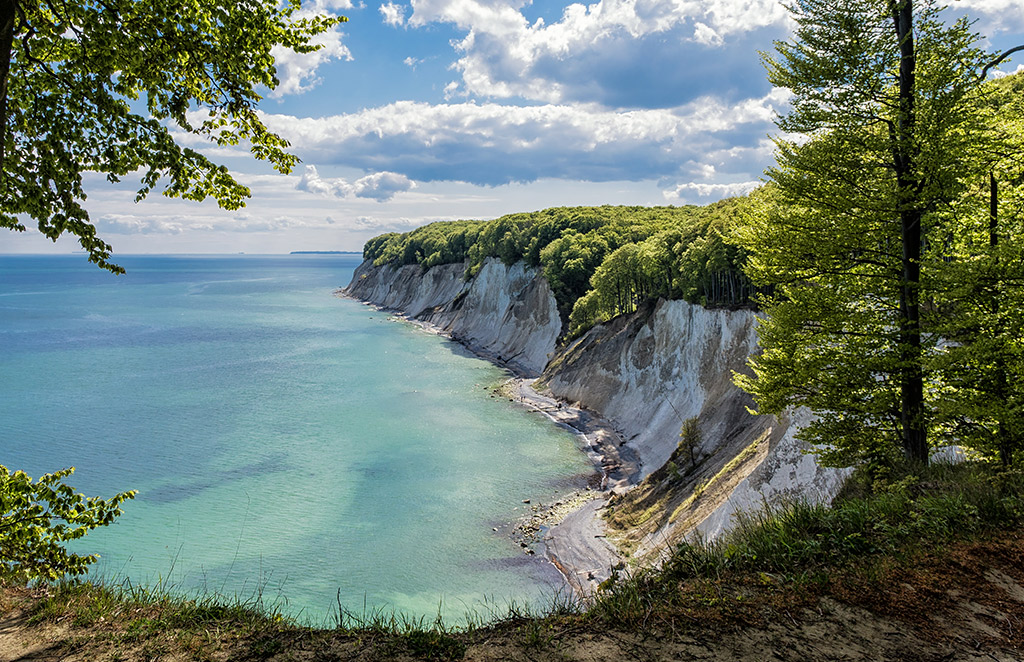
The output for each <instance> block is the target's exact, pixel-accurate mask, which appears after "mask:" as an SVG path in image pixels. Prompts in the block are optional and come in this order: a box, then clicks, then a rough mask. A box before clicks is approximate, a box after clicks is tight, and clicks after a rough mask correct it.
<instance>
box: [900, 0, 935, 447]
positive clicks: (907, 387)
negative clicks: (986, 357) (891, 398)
mask: <svg viewBox="0 0 1024 662" xmlns="http://www.w3.org/2000/svg"><path fill="white" fill-rule="evenodd" d="M892 14H893V22H894V24H895V29H896V36H897V39H898V40H899V47H900V73H899V77H900V79H899V116H898V119H897V127H896V141H895V144H894V145H893V156H894V165H895V169H896V182H897V187H896V188H897V203H898V205H899V216H900V239H901V241H902V244H903V256H902V258H903V259H902V282H901V283H900V324H899V327H900V328H899V351H898V355H899V361H900V367H899V374H900V423H901V426H902V435H903V439H902V441H903V452H904V455H905V456H906V458H907V460H908V461H909V462H910V463H912V464H921V465H926V464H928V438H927V428H926V425H925V411H924V368H923V366H922V360H923V357H922V353H921V291H920V285H921V218H922V216H923V214H922V211H921V208H920V204H919V202H918V199H917V198H918V195H919V193H918V182H917V172H916V171H917V162H916V161H917V153H916V152H917V148H916V146H915V144H914V143H915V131H916V126H915V117H914V94H915V89H914V88H915V68H916V57H915V51H914V28H913V25H914V13H913V3H912V1H911V0H900V2H897V3H894V4H893V5H892Z"/></svg>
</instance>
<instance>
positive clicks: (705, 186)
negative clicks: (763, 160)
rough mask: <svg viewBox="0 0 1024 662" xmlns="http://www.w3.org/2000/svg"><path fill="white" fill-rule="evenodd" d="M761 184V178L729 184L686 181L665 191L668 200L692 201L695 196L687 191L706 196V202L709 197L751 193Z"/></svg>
mask: <svg viewBox="0 0 1024 662" xmlns="http://www.w3.org/2000/svg"><path fill="white" fill-rule="evenodd" d="M760 185H761V182H760V181H759V180H754V181H747V182H732V183H729V184H709V183H704V182H686V183H685V184H679V185H678V186H676V187H675V188H671V189H666V190H665V191H664V192H663V193H664V196H665V199H666V200H673V201H677V200H678V201H682V202H691V201H694V200H693V196H692V195H690V196H688V195H687V193H693V194H696V196H697V197H699V198H705V200H704V202H707V198H713V199H716V200H717V199H719V198H728V197H732V196H737V195H746V194H747V193H750V192H751V191H753V190H754V189H756V188H757V187H758V186H760Z"/></svg>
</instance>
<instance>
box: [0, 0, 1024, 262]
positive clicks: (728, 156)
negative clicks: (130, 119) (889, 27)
mask: <svg viewBox="0 0 1024 662" xmlns="http://www.w3.org/2000/svg"><path fill="white" fill-rule="evenodd" d="M303 11H304V12H311V13H312V12H317V13H331V14H336V15H344V16H346V17H347V18H348V19H349V20H348V22H347V23H343V24H340V25H339V26H338V27H337V28H336V29H334V30H333V31H331V32H330V33H328V34H325V35H321V36H320V37H319V38H318V39H319V42H320V43H322V44H323V48H321V49H320V50H319V51H317V52H315V53H312V54H308V55H297V54H295V53H293V52H290V51H281V52H279V53H278V57H277V67H278V76H279V78H280V80H281V84H280V85H279V86H278V87H277V89H275V90H273V91H267V95H266V98H265V99H264V100H263V102H262V103H261V106H260V108H261V113H262V116H263V120H264V122H265V123H266V124H267V125H268V126H269V127H270V128H271V129H272V130H274V131H276V132H278V133H279V134H281V135H282V136H283V137H285V138H286V139H287V140H288V141H289V142H290V143H291V151H292V152H293V153H295V154H296V155H297V156H298V157H299V158H300V159H301V160H302V162H301V163H300V164H299V165H298V166H297V168H296V169H295V170H294V171H293V172H292V173H290V174H288V175H282V174H279V173H276V172H275V171H274V170H273V169H271V168H270V167H269V166H267V165H266V164H264V163H260V162H257V161H254V160H253V159H252V158H251V157H249V156H248V153H247V152H246V150H244V149H243V148H218V147H213V146H210V145H209V144H208V143H204V142H202V141H199V140H198V139H197V138H195V137H193V136H189V135H187V134H181V133H179V134H177V137H178V139H179V141H180V142H182V143H183V144H187V145H189V146H191V147H194V148H197V149H200V150H201V151H203V152H204V153H205V154H207V155H208V156H210V157H211V158H213V159H214V160H216V161H218V162H220V163H223V164H224V165H226V166H227V167H229V168H230V169H231V171H232V173H234V175H235V176H236V178H237V179H238V180H239V181H241V182H242V183H244V184H246V185H247V186H249V187H250V188H251V190H252V197H251V199H249V200H248V202H247V206H246V207H245V208H244V209H242V210H239V211H225V210H221V209H219V208H218V207H217V205H216V203H214V202H213V201H206V202H202V203H196V202H190V201H184V200H176V199H170V198H166V197H163V196H160V195H158V194H154V195H151V197H150V198H148V199H146V200H144V201H142V202H141V203H138V204H136V203H135V202H134V197H135V196H134V193H135V192H134V188H132V187H131V186H129V185H120V186H114V185H110V184H108V183H107V182H106V181H105V180H104V179H103V178H102V177H101V176H96V177H90V178H89V179H87V182H86V184H87V185H86V190H87V192H88V196H89V197H88V200H87V201H86V208H87V209H88V210H89V212H90V214H91V217H92V220H93V222H94V223H95V225H96V227H97V230H98V234H99V235H100V237H101V238H103V239H104V240H106V241H107V242H108V243H110V244H112V245H113V247H114V252H115V261H116V255H117V254H135V253H238V252H246V253H287V252H289V251H294V250H355V251H358V250H361V249H362V246H363V243H364V242H365V241H366V240H367V239H369V238H370V237H372V236H375V235H378V234H381V233H383V232H391V231H405V230H409V229H412V228H414V227H417V226H420V225H423V224H425V223H429V222H432V221H437V220H452V219H491V218H496V217H498V216H501V215H504V214H508V213H513V212H520V211H533V210H538V209H544V208H548V207H555V206H567V205H603V204H613V205H617V204H628V205H683V204H707V203H710V202H714V201H716V200H719V199H721V198H723V197H728V196H731V195H738V194H743V193H746V192H748V191H750V190H751V189H752V188H753V187H755V186H757V185H758V183H759V182H760V178H761V176H762V172H763V170H764V169H765V167H767V166H768V165H769V164H771V163H772V160H773V159H772V152H773V146H772V142H771V136H772V135H774V134H777V131H776V129H775V127H774V124H773V118H774V117H776V114H777V113H779V112H785V110H786V101H787V98H788V95H787V92H786V90H782V89H773V88H772V86H771V85H770V84H769V83H768V81H767V80H766V78H765V73H764V68H763V66H762V64H761V61H760V56H759V52H760V51H771V50H772V44H773V42H774V41H775V40H780V39H781V40H785V39H787V38H789V37H790V35H791V31H792V29H793V24H792V22H791V20H790V18H789V16H788V13H787V11H786V10H785V8H784V7H783V5H782V4H781V3H779V2H777V1H775V0H598V1H596V2H593V3H590V4H580V3H569V2H564V1H556V0H534V1H533V2H531V1H530V0H388V1H387V2H379V1H373V0H362V1H354V0H304V2H303ZM948 11H949V13H950V15H967V16H969V17H970V18H971V19H973V20H975V21H976V23H975V30H976V31H977V32H978V33H979V34H981V35H983V38H982V41H981V45H982V46H983V47H984V48H986V49H987V50H989V51H991V52H993V53H998V52H1001V51H1003V50H1005V49H1007V48H1010V47H1012V46H1016V45H1019V44H1022V43H1024V0H954V1H953V2H951V3H950V9H949V10H948ZM1021 55H1024V53H1019V54H1018V57H1017V62H1013V61H1010V62H1008V63H1007V64H1004V65H1003V66H1002V67H1001V70H1002V72H1004V73H1005V72H1011V71H1015V70H1021V69H1024V65H1022V64H1020V62H1024V57H1020V56H1021ZM76 248H77V244H76V242H75V241H74V239H73V238H64V239H61V240H60V241H58V242H57V243H56V244H52V243H51V242H49V241H48V240H46V239H44V238H43V237H42V236H41V235H39V233H37V232H32V231H29V232H26V233H13V232H4V234H0V253H42V252H50V253H52V252H57V253H68V252H74V251H75V250H76Z"/></svg>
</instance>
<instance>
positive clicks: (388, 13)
mask: <svg viewBox="0 0 1024 662" xmlns="http://www.w3.org/2000/svg"><path fill="white" fill-rule="evenodd" d="M405 10H406V6H405V5H398V4H395V3H394V2H385V3H384V4H382V5H381V6H380V14H381V16H383V17H384V23H385V24H386V25H390V26H391V27H394V28H398V27H401V26H402V25H404V24H405Z"/></svg>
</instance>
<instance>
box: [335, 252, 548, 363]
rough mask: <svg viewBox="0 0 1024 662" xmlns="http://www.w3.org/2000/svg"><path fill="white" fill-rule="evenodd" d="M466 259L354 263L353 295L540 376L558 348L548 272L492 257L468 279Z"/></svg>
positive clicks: (349, 290)
mask: <svg viewBox="0 0 1024 662" xmlns="http://www.w3.org/2000/svg"><path fill="white" fill-rule="evenodd" d="M465 272H466V265H465V264H461V263H460V264H445V265H440V266H437V267H434V268H432V269H427V270H425V271H424V270H423V269H422V268H421V267H419V266H417V265H406V266H403V267H397V268H396V267H392V266H383V267H374V266H373V264H372V263H370V262H364V263H363V264H361V265H360V266H359V268H357V269H356V271H355V274H354V275H353V278H352V283H351V284H349V286H348V287H347V288H345V292H346V293H347V294H348V295H349V296H353V297H356V298H357V299H362V300H363V301H369V302H370V303H373V304H376V305H378V306H382V307H384V308H388V309H391V310H396V311H400V312H402V313H404V314H405V315H406V316H407V317H409V318H410V319H414V320H418V321H421V322H425V323H427V324H430V325H432V326H433V327H436V328H437V329H438V330H440V331H442V332H444V333H447V334H449V335H451V337H452V338H454V339H455V340H458V341H459V342H461V343H463V344H465V345H466V346H467V347H469V348H470V349H472V350H474V351H476V352H479V353H481V354H483V355H485V356H487V357H488V358H492V359H495V360H496V361H498V362H499V363H503V364H506V365H508V366H509V367H510V368H512V369H514V370H516V371H517V372H519V373H521V374H523V375H526V376H530V377H535V376H537V375H539V374H540V373H541V371H542V370H544V366H546V365H547V363H548V360H549V359H550V358H551V356H553V355H554V352H555V347H556V342H557V341H558V336H559V335H560V334H561V331H562V322H561V320H560V319H559V317H558V307H557V305H556V303H555V298H554V296H552V294H551V289H550V288H549V287H548V283H547V281H546V280H544V278H542V277H539V276H538V275H537V274H536V273H535V272H533V271H532V270H530V269H527V268H526V267H525V265H523V264H522V263H519V264H514V265H512V266H511V267H508V266H505V265H504V264H502V263H501V262H500V261H498V260H495V259H493V258H492V259H488V260H487V261H486V262H485V263H484V264H483V266H482V267H481V268H480V271H479V272H478V273H477V274H476V276H475V277H473V278H472V279H471V280H469V281H467V280H466V279H465V277H464V274H465Z"/></svg>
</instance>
